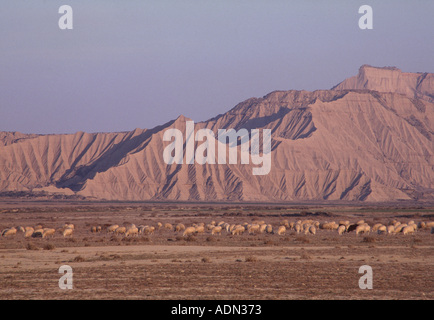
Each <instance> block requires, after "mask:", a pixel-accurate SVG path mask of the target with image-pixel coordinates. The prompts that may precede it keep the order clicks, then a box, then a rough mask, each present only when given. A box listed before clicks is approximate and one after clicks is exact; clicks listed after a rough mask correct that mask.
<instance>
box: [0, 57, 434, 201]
mask: <svg viewBox="0 0 434 320" xmlns="http://www.w3.org/2000/svg"><path fill="white" fill-rule="evenodd" d="M433 79H434V78H433V74H429V73H403V72H401V71H400V70H399V69H397V68H374V67H370V66H362V67H361V68H360V70H359V74H358V75H357V76H355V77H352V78H349V79H347V80H345V81H343V82H341V83H340V84H338V85H337V86H335V87H334V88H333V89H331V90H318V91H314V92H308V91H275V92H272V93H270V94H268V95H266V96H264V97H262V98H251V99H248V100H246V101H244V102H241V103H240V104H238V105H237V106H235V107H234V108H233V109H231V110H230V111H228V112H226V113H225V114H221V115H218V116H216V117H214V118H212V119H210V120H208V121H204V122H200V123H197V124H195V129H196V130H198V129H202V128H208V129H211V130H212V131H213V132H214V133H215V134H216V136H217V132H218V129H230V128H233V129H236V130H239V129H242V128H244V129H247V130H251V129H271V132H272V148H271V149H272V155H271V161H272V164H271V171H270V173H269V174H268V175H264V176H254V175H253V174H252V168H253V167H257V165H254V164H252V163H250V164H247V165H241V164H228V165H226V164H206V165H199V164H192V165H187V164H182V165H166V164H165V163H164V161H163V150H164V148H165V147H166V146H167V145H168V144H169V142H163V134H164V132H165V130H166V129H168V128H177V129H179V130H181V132H185V122H186V120H187V119H186V118H185V117H183V116H180V117H179V118H178V119H176V120H174V121H171V122H168V123H166V124H164V125H161V126H158V127H155V128H153V129H150V130H146V129H145V130H142V129H136V130H134V131H131V132H121V133H92V134H90V133H83V132H78V133H76V134H68V135H66V134H65V135H26V134H20V133H10V132H1V133H0V192H11V191H14V192H18V191H20V192H21V191H24V192H35V191H46V192H48V193H63V194H66V195H74V194H75V195H78V196H84V197H87V198H89V199H93V198H96V199H107V200H198V201H231V200H234V201H300V200H350V201H351V200H359V201H393V200H403V199H408V200H410V199H420V200H432V199H434V139H433V132H434V130H433V123H434V82H433ZM198 144H200V143H197V142H196V146H197V145H198ZM238 163H239V162H238Z"/></svg>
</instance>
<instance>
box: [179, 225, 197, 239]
mask: <svg viewBox="0 0 434 320" xmlns="http://www.w3.org/2000/svg"><path fill="white" fill-rule="evenodd" d="M195 232H196V228H195V227H188V228H186V229H185V230H184V233H183V234H182V236H184V237H185V236H189V235H192V234H194V233H195Z"/></svg>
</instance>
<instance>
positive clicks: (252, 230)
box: [247, 224, 259, 234]
mask: <svg viewBox="0 0 434 320" xmlns="http://www.w3.org/2000/svg"><path fill="white" fill-rule="evenodd" d="M247 231H248V232H249V234H255V233H259V224H252V225H251V226H250V227H249V228H248V229H247Z"/></svg>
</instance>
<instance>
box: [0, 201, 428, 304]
mask: <svg viewBox="0 0 434 320" xmlns="http://www.w3.org/2000/svg"><path fill="white" fill-rule="evenodd" d="M306 219H310V220H314V221H318V222H320V223H323V222H325V221H328V222H330V221H336V222H337V221H340V220H348V221H350V222H351V223H355V222H357V221H360V220H364V221H365V222H367V223H368V224H369V225H371V226H373V225H375V224H377V223H382V224H384V225H388V224H390V223H392V222H393V221H395V222H396V221H399V222H401V223H408V222H409V221H411V220H413V221H415V223H419V222H429V221H434V206H433V205H431V204H423V203H422V204H421V203H416V204H414V205H408V204H407V205H402V204H399V203H398V204H378V203H377V204H366V203H359V204H358V203H349V204H347V205H346V204H339V205H334V204H329V203H327V204H321V203H300V204H258V203H243V204H237V203H229V204H228V203H188V202H184V203H170V202H166V203H162V202H161V203H151V202H146V203H143V202H142V203H140V202H87V201H68V200H59V201H56V200H49V201H33V200H29V201H21V200H15V199H12V200H11V199H9V200H4V201H2V202H1V203H0V228H1V230H4V229H6V228H9V227H18V226H23V227H25V226H36V225H41V226H43V227H47V228H54V229H56V230H59V229H60V228H62V226H64V225H65V224H74V232H73V234H72V235H71V236H67V237H63V235H62V234H61V233H60V231H58V232H56V233H55V234H54V235H52V236H50V237H47V238H40V237H39V238H33V237H28V238H25V237H24V234H23V233H20V232H17V234H16V235H13V236H2V237H0V299H2V300H6V299H13V300H17V299H20V300H21V299H25V300H28V299H37V300H40V299H41V300H46V299H65V300H71V299H72V300H75V299H86V300H88V299H89V300H90V299H98V300H105V299H115V300H125V299H146V300H175V299H176V300H308V299H309V300H310V299H334V300H335V299H339V300H348V299H368V300H371V299H400V300H407V299H409V300H432V299H433V298H434V280H433V270H434V269H433V267H434V235H433V234H431V228H419V229H418V230H417V231H416V232H414V233H413V234H409V235H403V234H402V233H399V234H393V235H388V234H378V233H377V232H370V233H369V234H368V233H366V234H356V233H355V232H349V233H344V234H342V235H339V234H338V233H337V231H336V230H323V229H321V228H318V229H317V231H316V234H305V233H304V232H302V233H297V232H296V231H295V230H292V229H290V228H288V229H287V230H286V232H285V233H284V234H281V235H279V234H277V232H276V231H277V228H278V226H279V225H281V224H283V223H284V221H285V220H286V221H287V222H296V221H298V220H306ZM213 221H214V222H215V223H216V224H218V223H219V222H222V221H224V222H226V223H229V224H245V225H247V224H252V223H255V222H258V221H263V222H265V223H266V224H271V225H272V226H273V230H274V232H272V233H266V232H265V233H249V232H247V231H246V232H244V233H243V234H240V235H232V234H231V233H227V232H226V231H224V230H223V232H222V233H221V234H215V235H212V234H211V231H209V230H207V229H206V228H205V232H203V233H199V234H194V235H191V236H183V232H182V231H178V232H177V231H175V229H174V228H175V226H176V225H177V224H179V223H182V224H184V225H185V226H186V227H187V226H190V225H193V224H200V223H204V224H205V226H206V225H207V224H210V223H212V222H213ZM158 223H161V224H162V225H163V227H161V228H158ZM112 224H118V225H120V226H122V225H129V224H135V225H137V226H139V225H149V226H155V227H156V229H155V231H154V233H153V234H146V235H145V234H138V235H134V236H131V237H125V236H124V235H116V234H113V233H110V232H107V230H106V229H107V227H108V226H110V225H112ZM166 224H171V225H172V226H173V229H171V230H169V229H167V228H165V227H164V226H165V225H166ZM94 226H101V232H92V231H91V228H92V227H94ZM63 265H68V266H70V267H71V268H72V271H73V276H72V284H73V288H72V289H60V288H59V279H60V278H61V277H62V274H60V273H59V268H60V267H61V266H63ZM363 265H368V266H370V267H371V268H372V272H373V277H372V279H373V288H372V289H361V288H360V287H359V279H360V278H361V277H362V276H363V275H364V274H363V273H359V268H360V267H361V266H363Z"/></svg>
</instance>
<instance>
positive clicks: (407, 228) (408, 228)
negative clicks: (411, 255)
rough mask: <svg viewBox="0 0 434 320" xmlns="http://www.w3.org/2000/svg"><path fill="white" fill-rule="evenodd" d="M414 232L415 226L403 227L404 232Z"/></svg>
mask: <svg viewBox="0 0 434 320" xmlns="http://www.w3.org/2000/svg"><path fill="white" fill-rule="evenodd" d="M413 232H414V228H413V227H412V226H406V227H404V228H403V229H402V234H404V235H406V234H410V233H413Z"/></svg>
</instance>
